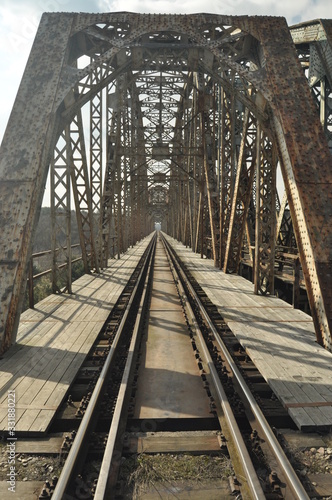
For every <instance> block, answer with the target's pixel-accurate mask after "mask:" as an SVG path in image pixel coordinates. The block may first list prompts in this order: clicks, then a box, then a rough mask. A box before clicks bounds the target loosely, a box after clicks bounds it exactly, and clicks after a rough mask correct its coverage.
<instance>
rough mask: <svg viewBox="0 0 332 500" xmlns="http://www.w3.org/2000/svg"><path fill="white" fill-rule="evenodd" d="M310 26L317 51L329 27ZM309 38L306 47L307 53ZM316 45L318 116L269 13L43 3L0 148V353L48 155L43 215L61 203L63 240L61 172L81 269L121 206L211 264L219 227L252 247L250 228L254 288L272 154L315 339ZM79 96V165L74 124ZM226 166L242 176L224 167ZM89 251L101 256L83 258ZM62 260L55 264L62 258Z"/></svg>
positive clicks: (270, 221) (220, 253)
mask: <svg viewBox="0 0 332 500" xmlns="http://www.w3.org/2000/svg"><path fill="white" fill-rule="evenodd" d="M322 26H323V28H324V29H323V31H324V33H325V38H326V44H327V45H326V46H327V47H328V50H330V49H329V44H330V42H329V40H330V31H331V30H330V23H329V22H324V23H323V24H322ZM316 49H317V50H316V51H315V49H312V54H316V56H317V54H318V56H319V57H323V55H322V52H320V49H319V48H316ZM324 54H325V55H326V54H327V56H328V57H327V58H326V60H324V61H323V62H324V70H325V76H326V80H327V84H326V82H325V86H324V85H322V86H321V89H322V91H321V97H320V99H319V100H320V108H321V112H320V115H319V113H318V112H317V109H316V107H315V104H314V101H313V100H312V98H311V96H310V90H309V87H308V85H307V83H306V80H305V77H304V76H303V70H302V69H301V65H300V63H299V61H298V55H297V52H296V50H295V46H294V43H293V40H292V38H291V35H290V32H289V29H288V27H287V25H286V22H285V20H284V19H282V18H272V17H259V18H256V17H253V18H251V17H247V16H238V17H236V16H234V17H231V16H218V15H210V14H197V15H187V16H185V15H183V16H182V15H166V14H165V15H157V14H146V15H143V14H132V13H107V14H45V15H44V16H43V18H42V21H41V24H40V27H39V30H38V33H37V36H36V40H35V43H34V46H33V49H32V52H31V55H30V58H29V61H28V64H27V68H26V71H25V74H24V77H23V80H22V83H21V86H20V89H19V92H18V95H17V99H16V101H15V104H14V108H13V111H12V114H11V117H10V120H9V123H8V127H7V130H6V133H5V136H4V140H3V144H2V148H1V153H0V181H1V182H0V195H1V200H2V207H1V219H0V226H1V232H2V238H1V242H0V251H1V256H2V257H1V261H0V266H1V267H0V272H1V276H2V280H1V285H0V300H1V319H0V320H1V323H0V335H1V342H2V347H1V349H2V350H5V349H6V348H8V346H9V345H10V343H12V342H13V341H14V340H15V332H16V328H17V324H18V319H19V314H20V309H21V304H22V296H23V295H22V294H23V290H24V286H25V285H24V284H25V277H26V270H27V264H28V259H29V256H30V254H31V250H32V242H33V235H34V232H35V230H36V225H37V221H38V215H39V211H40V206H41V203H42V196H43V191H44V186H45V183H46V177H47V172H48V167H49V165H50V164H51V165H53V176H54V183H53V185H52V186H53V191H52V197H53V198H52V199H53V202H54V201H55V200H57V199H58V202H59V203H58V207H57V210H58V212H56V203H54V207H55V208H54V214H55V215H56V216H57V217H60V214H61V216H63V213H65V214H66V215H65V217H67V226H66V227H67V228H66V229H65V234H66V237H67V238H68V244H69V241H70V239H69V236H70V225H69V215H68V213H69V210H70V207H71V201H70V199H69V191H70V188H69V184H70V183H71V186H72V187H73V192H74V198H75V201H76V212H77V213H78V215H79V217H80V218H79V220H80V221H81V226H80V235H81V245H82V246H83V251H84V248H85V251H86V258H87V262H88V264H87V265H88V267H89V268H91V267H93V268H97V266H98V257H99V258H100V261H101V262H102V263H103V265H106V262H107V256H108V254H109V248H110V239H111V238H112V237H113V236H114V231H116V232H117V239H118V242H117V248H118V252H119V251H120V250H121V249H125V247H126V246H127V245H128V244H129V243H130V242H134V240H133V239H132V235H131V238H130V237H129V234H128V228H130V225H129V224H128V221H129V220H131V218H132V217H136V220H140V221H141V226H140V230H139V231H138V232H136V235H137V236H136V237H138V234H139V235H140V236H143V235H144V234H146V232H147V231H149V230H151V228H152V226H151V222H152V221H154V220H157V219H156V218H157V217H158V218H160V220H163V221H166V222H167V230H168V231H169V232H171V233H172V234H174V235H176V236H177V237H178V238H181V239H182V240H184V242H187V240H188V238H189V235H190V244H191V245H192V247H194V248H195V250H198V249H199V250H200V251H201V253H202V254H203V253H207V252H208V245H207V241H208V240H207V238H209V237H210V238H211V254H212V256H213V257H214V259H215V261H216V263H218V264H223V266H224V269H225V270H226V271H227V270H228V269H232V266H233V267H234V265H233V264H230V267H229V266H228V263H232V262H234V258H235V261H236V259H238V257H235V250H234V252H233V251H232V255H230V251H231V250H232V248H233V245H232V241H234V238H236V239H237V244H236V245H235V249H236V252H237V255H238V254H239V248H240V247H241V245H242V243H241V239H242V242H243V235H244V233H246V235H247V240H248V243H249V247H252V246H253V235H254V234H255V232H256V237H255V238H254V243H255V247H256V252H255V263H256V284H255V287H256V290H257V291H259V290H260V289H261V288H262V287H261V283H263V282H270V283H271V280H272V281H273V258H274V243H275V234H274V235H273V232H274V231H273V228H274V227H275V223H276V213H275V212H276V209H277V208H278V207H277V206H276V205H275V200H276V197H275V191H274V190H275V184H274V182H275V169H276V164H277V159H276V153H275V152H276V151H277V153H278V157H279V162H280V165H281V169H282V173H283V178H284V183H285V189H286V193H287V199H288V204H289V207H290V212H291V215H292V221H293V227H294V234H295V236H296V240H297V245H298V248H299V254H300V257H301V263H302V268H303V272H304V277H305V281H306V286H307V291H308V296H309V300H310V305H311V310H312V314H313V318H314V322H315V327H316V333H317V340H318V342H320V343H321V344H323V345H325V346H326V347H328V348H330V347H331V323H332V319H331V311H332V291H331V289H332V287H331V262H332V257H331V253H332V229H331V227H330V224H329V221H330V217H331V211H332V200H331V197H332V190H331V176H332V174H331V158H330V153H329V148H328V143H327V140H326V138H325V135H324V131H323V128H325V132H326V133H327V136H328V135H329V132H330V125H329V120H330V117H329V112H328V110H327V106H328V100H327V99H324V98H322V96H323V97H324V95H326V93H327V92H330V90H329V89H330V88H331V82H330V74H331V73H330V69H329V68H330V57H329V52H326V51H325V52H324ZM316 56H315V57H316ZM86 59H88V62H87V61H86ZM313 59H314V57H313ZM316 60H317V57H316ZM199 82H203V86H202V85H201V84H200V83H199ZM112 86H114V88H116V89H119V94H118V95H117V98H118V105H119V103H120V106H118V109H115V108H114V107H113V108H111V109H112V111H109V112H108V113H109V115H108V118H107V120H106V121H107V123H108V125H107V130H106V132H104V130H105V129H103V128H102V125H101V123H102V121H103V118H102V116H103V113H102V102H104V101H106V102H107V109H109V108H110V106H108V104H109V99H111V98H110V93H112V91H111V90H110V89H111V88H112ZM324 92H325V94H324ZM207 93H209V94H210V96H211V95H213V96H214V98H213V99H211V100H210V103H208V101H209V99H206V98H205V97H204V103H203V100H202V95H204V94H207ZM104 95H105V99H103V96H104ZM216 96H218V99H217V101H218V104H216ZM113 98H114V96H113ZM89 102H90V103H91V105H90V141H89V144H90V169H89V168H88V165H87V160H86V158H87V155H86V153H85V145H84V144H85V142H84V140H83V135H82V134H83V129H84V125H83V123H82V121H81V119H80V117H81V110H82V109H84V106H85V104H86V103H89ZM133 102H135V104H134V105H133ZM249 113H250V115H249ZM248 116H250V117H252V119H251V126H250V127H249V128H248V127H247V130H248V131H246V120H247V117H248ZM320 121H321V122H322V123H323V125H324V127H321V125H320ZM136 125H137V127H138V129H139V132H137V127H136ZM255 128H256V131H255ZM249 129H250V134H251V135H250V134H249ZM252 129H254V130H252ZM75 134H76V137H78V139H73V137H74V135H75ZM104 136H106V138H107V144H108V148H107V158H105V156H104V155H103V153H102V151H103V141H105V140H106V138H104ZM254 137H257V139H254ZM59 140H60V142H58V141H59ZM255 143H256V144H255ZM104 149H105V148H104ZM54 151H55V156H54ZM253 151H256V153H253ZM247 154H248V156H247V158H248V159H249V158H250V155H251V157H253V154H256V174H252V173H251V170H250V168H249V165H251V163H250V159H249V160H248V161H247V160H244V158H243V157H244V156H245V155H247ZM54 158H55V159H57V160H58V163H57V164H55V161H54ZM244 161H247V163H246V168H243V166H244V163H243V162H244ZM251 161H253V159H252V160H251ZM62 163H63V169H62V167H61V165H62ZM241 165H242V166H241ZM54 166H55V167H56V166H57V167H59V168H58V169H57V170H54ZM251 166H252V165H251ZM241 168H242V170H243V171H245V170H246V172H245V174H244V176H243V178H242V177H241V176H240V174H239V176H237V172H238V171H239V169H241ZM101 179H104V181H103V186H102V187H101V184H102V180H101ZM245 179H247V182H249V184H252V188H251V192H250V185H249V187H247V189H246V187H245V182H246V180H245ZM81 181H82V182H81ZM56 187H59V194H58V191H57V189H56ZM60 187H61V189H60ZM102 189H103V194H101V191H102ZM248 193H249V194H248ZM63 197H64V198H63ZM62 200H64V201H62ZM217 200H219V203H217ZM248 200H249V201H248ZM262 200H263V202H262ZM62 203H63V204H64V206H63V210H60V208H61V204H62ZM238 203H240V205H241V207H240V210H238V209H237V206H238V205H237V204H238ZM254 211H256V214H257V218H256V221H254V219H253V213H254ZM97 212H99V214H100V217H101V222H100V228H101V229H100V234H99V236H96V235H95V230H94V226H95V219H96V217H94V214H95V213H97ZM134 212H135V213H134ZM238 212H239V213H238ZM241 212H242V213H244V215H242V216H241V215H240V213H241ZM246 212H247V213H246ZM86 214H87V217H86V219H85V218H84V217H85V216H86ZM82 217H83V218H82ZM149 217H150V218H149ZM241 217H242V219H241ZM243 220H245V223H244V225H245V230H243ZM54 221H55V222H56V217H55V218H54ZM112 221H113V222H112ZM240 221H241V222H240ZM257 221H258V222H257ZM55 222H54V223H55ZM262 222H264V224H265V227H266V228H270V231H269V232H266V231H265V230H264V229H263V228H262ZM86 224H87V228H88V230H87V232H86V231H85V230H84V227H83V226H84V225H86ZM91 225H93V227H92V226H91ZM62 227H63V226H62ZM131 227H132V226H131ZM235 227H241V229H240V232H237V230H236V231H235V230H234V229H235ZM264 231H265V233H264ZM55 233H56V231H55ZM239 234H240V236H239ZM235 235H236V236H235ZM209 241H210V240H209ZM102 242H104V243H102ZM105 242H107V244H105ZM97 243H98V244H97ZM65 246H67V248H68V252H69V246H68V245H64V247H65ZM54 247H56V244H55V243H54ZM97 247H98V248H100V249H101V251H100V252H96V251H95V253H94V251H93V249H96V248H97ZM54 251H55V250H54ZM93 255H94V257H93ZM267 256H268V257H267ZM65 258H66V259H67V261H68V266H70V264H69V260H70V255H69V254H68V253H67V254H66V256H65ZM93 259H94V261H93ZM56 266H57V263H55V267H56ZM236 266H237V264H236ZM236 266H235V267H236ZM264 270H265V271H266V270H267V274H265V275H264V276H263V274H264V273H263V271H264ZM265 271H264V272H265ZM262 273H263V274H262ZM68 276H69V275H68ZM67 288H68V289H69V290H70V283H68V284H67ZM261 291H263V290H261ZM270 291H272V288H271V289H270Z"/></svg>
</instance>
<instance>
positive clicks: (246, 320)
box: [166, 236, 332, 430]
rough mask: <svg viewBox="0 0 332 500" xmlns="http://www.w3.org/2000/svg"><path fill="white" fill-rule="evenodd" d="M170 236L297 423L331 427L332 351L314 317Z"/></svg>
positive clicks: (304, 427)
mask: <svg viewBox="0 0 332 500" xmlns="http://www.w3.org/2000/svg"><path fill="white" fill-rule="evenodd" d="M166 237H167V239H168V241H169V242H170V243H171V244H172V245H173V246H174V248H175V250H176V252H177V254H178V256H179V257H180V258H181V260H182V261H183V262H184V263H185V264H186V265H187V268H188V270H189V271H190V272H191V273H192V275H193V276H194V278H195V279H196V280H197V281H198V283H199V284H200V285H201V287H202V288H203V289H204V291H205V293H206V294H207V295H208V297H209V298H210V300H211V301H212V302H213V303H214V304H215V305H216V306H217V307H218V310H219V312H220V314H221V315H222V316H223V318H224V320H225V321H226V323H227V324H228V326H229V328H230V329H231V330H232V332H233V333H234V334H235V335H236V337H237V339H238V340H239V342H240V343H241V344H242V346H243V347H244V349H245V350H246V352H247V353H248V355H249V356H250V358H251V359H252V360H253V362H254V363H255V365H256V366H257V368H258V369H259V371H260V372H261V374H262V375H263V377H264V378H265V380H266V381H267V382H268V384H269V385H270V387H271V389H272V390H273V391H274V392H275V393H276V395H277V396H278V398H279V400H280V401H281V402H282V404H283V406H284V407H285V408H286V409H287V410H288V413H289V415H290V416H291V417H292V419H293V420H294V422H295V423H296V425H297V426H298V428H299V429H302V430H315V429H316V430H317V429H319V428H326V427H328V428H329V427H331V428H332V353H330V352H328V351H326V350H325V349H323V348H322V347H321V346H319V345H318V344H317V343H316V337H315V332H314V326H313V322H312V319H311V317H310V316H309V315H307V314H305V313H304V312H302V311H300V310H297V309H293V307H292V306H291V305H289V304H287V303H285V302H284V301H282V300H280V299H278V298H277V297H264V296H261V295H254V291H253V290H254V287H253V285H252V283H251V282H249V281H248V280H246V279H244V278H242V277H240V276H237V275H232V274H225V273H223V272H222V271H220V270H218V269H216V268H215V267H214V265H213V262H212V261H211V260H208V259H201V258H200V256H199V255H198V254H194V253H193V252H192V251H191V249H190V248H185V247H184V245H182V244H181V243H179V242H177V241H175V240H173V239H172V238H170V237H168V236H166Z"/></svg>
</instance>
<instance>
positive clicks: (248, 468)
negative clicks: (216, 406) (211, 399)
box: [163, 240, 265, 500]
mask: <svg viewBox="0 0 332 500" xmlns="http://www.w3.org/2000/svg"><path fill="white" fill-rule="evenodd" d="M163 241H165V240H163ZM165 250H166V254H168V255H169V262H170V265H171V269H172V273H173V275H174V278H175V279H176V280H177V286H178V289H179V293H180V295H181V296H182V298H183V301H184V303H185V308H186V310H187V315H188V317H189V318H190V320H191V322H192V323H191V326H192V327H193V329H194V331H195V333H196V335H197V337H198V339H199V342H200V347H201V349H202V351H203V354H204V357H205V360H206V363H207V366H208V368H209V370H210V374H211V377H212V380H213V384H214V387H215V389H216V392H217V395H218V400H219V403H220V405H221V407H222V410H223V413H224V416H225V419H226V421H227V425H228V429H229V431H230V434H231V437H232V439H233V443H234V445H235V448H236V452H237V454H238V456H239V459H240V460H239V461H240V464H241V468H242V470H243V473H244V475H245V478H246V480H247V485H248V488H249V490H250V493H251V495H252V498H253V499H255V500H262V499H264V498H265V494H264V492H263V489H262V486H261V483H260V481H259V479H258V476H257V474H256V470H255V467H254V465H253V463H252V460H251V458H250V455H249V452H248V449H247V446H246V444H245V442H244V440H243V437H242V434H241V431H240V429H239V426H238V424H237V422H236V419H235V417H234V413H233V411H232V409H231V405H230V403H229V401H228V398H227V395H226V393H225V391H224V388H223V386H222V383H221V381H220V379H219V376H218V372H217V370H216V367H215V366H214V363H213V360H212V358H211V355H210V353H209V350H208V347H207V345H206V342H205V340H204V337H203V334H202V332H201V330H200V327H199V325H198V323H197V320H196V317H195V314H194V312H193V310H192V308H191V305H190V303H189V300H188V299H187V294H186V292H185V290H184V288H183V286H182V282H181V278H180V277H179V274H178V272H177V270H176V269H175V267H174V265H173V264H172V259H171V256H170V254H169V248H168V247H167V246H166V245H165ZM173 255H174V254H173ZM174 258H175V257H174ZM173 262H174V261H173ZM179 270H180V272H182V273H183V271H182V270H181V269H179ZM182 277H184V279H186V277H185V276H184V273H183V275H182ZM230 455H231V453H230ZM232 458H234V457H232V456H231V459H232ZM243 493H244V492H243Z"/></svg>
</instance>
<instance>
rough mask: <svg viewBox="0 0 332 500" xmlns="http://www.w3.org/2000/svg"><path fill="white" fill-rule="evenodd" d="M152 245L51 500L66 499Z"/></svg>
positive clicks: (151, 247)
mask: <svg viewBox="0 0 332 500" xmlns="http://www.w3.org/2000/svg"><path fill="white" fill-rule="evenodd" d="M154 243H155V237H154V238H153V239H152V240H151V243H150V244H149V246H148V247H147V248H148V251H147V257H146V261H145V263H144V265H143V266H142V269H141V271H140V274H139V277H138V279H137V282H136V285H135V287H134V290H133V292H132V295H131V297H130V299H129V302H128V304H127V307H126V310H125V312H124V315H123V317H122V319H121V322H120V325H119V328H118V330H117V333H116V335H115V337H114V340H113V343H112V346H111V348H110V351H109V353H108V355H107V358H106V360H105V364H104V366H103V368H102V371H101V373H100V375H99V378H98V380H97V383H96V386H95V388H94V390H93V393H92V395H91V398H90V401H89V404H88V406H87V409H86V411H85V413H84V416H83V418H82V422H81V424H80V426H79V428H78V430H77V434H76V436H75V439H74V442H73V444H72V446H71V448H70V451H69V453H68V457H67V460H66V462H65V464H64V466H63V469H62V471H61V474H60V477H59V479H58V482H57V484H56V487H55V489H54V492H53V494H52V500H63V499H64V498H66V496H65V492H66V490H67V488H68V485H69V482H70V480H71V477H72V475H73V472H74V469H75V466H76V464H77V461H78V458H79V455H80V453H81V451H82V448H83V444H84V442H85V437H86V436H87V434H88V432H89V429H90V428H91V426H92V422H93V419H94V415H95V412H96V408H97V407H98V404H99V400H100V396H101V395H102V391H103V388H104V385H105V382H106V380H107V375H108V372H109V369H110V366H111V363H112V360H113V357H114V354H115V351H116V347H117V345H118V343H119V339H120V337H121V335H122V332H123V330H124V326H125V325H126V322H127V319H128V315H129V313H130V310H131V308H132V305H133V302H134V300H135V298H136V294H137V292H138V288H139V285H140V283H141V280H142V277H143V275H144V271H145V267H146V262H147V260H148V257H149V255H150V254H151V251H152V249H153V244H154Z"/></svg>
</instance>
